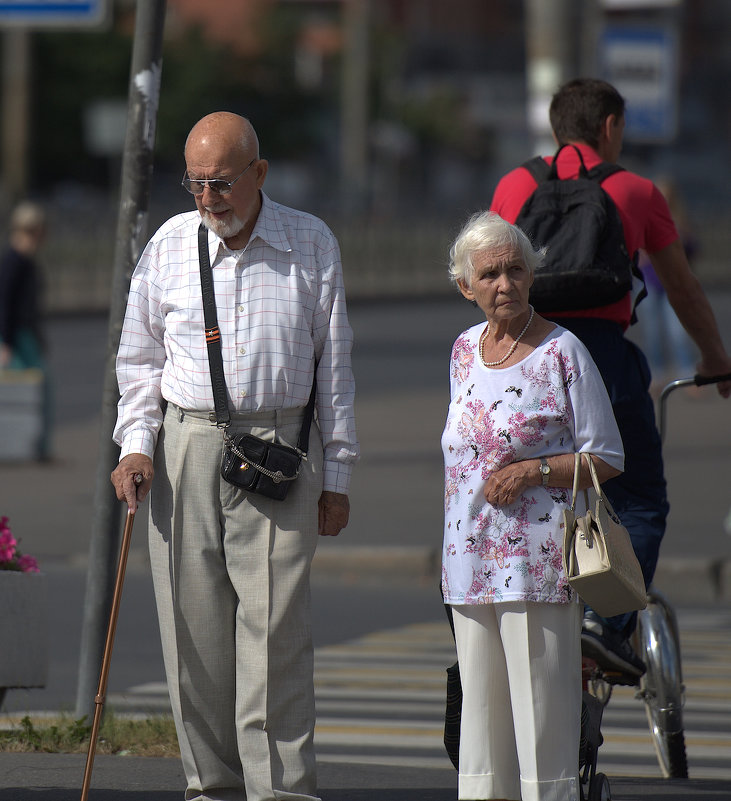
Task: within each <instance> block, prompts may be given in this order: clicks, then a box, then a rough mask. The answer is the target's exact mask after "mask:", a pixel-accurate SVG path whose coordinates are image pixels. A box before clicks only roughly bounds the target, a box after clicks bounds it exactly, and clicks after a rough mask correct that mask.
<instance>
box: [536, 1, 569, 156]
mask: <svg viewBox="0 0 731 801" xmlns="http://www.w3.org/2000/svg"><path fill="white" fill-rule="evenodd" d="M575 11H576V2H575V0H552V2H546V0H526V2H525V34H526V56H527V63H526V76H527V89H528V126H529V128H530V130H531V132H532V134H533V142H534V152H535V153H538V154H545V153H552V152H553V151H554V150H555V147H556V145H555V143H554V141H553V136H552V134H551V126H550V123H549V120H548V107H549V105H550V102H551V97H552V96H553V94H554V93H555V92H556V90H557V89H558V88H559V86H560V85H561V84H562V83H564V82H565V81H566V80H567V79H568V78H569V77H570V74H571V72H572V68H573V65H574V64H575V63H576V50H577V47H578V45H577V44H576V42H575V38H576V36H575V33H574V30H575V26H574V25H572V21H573V20H575V19H576V15H575Z"/></svg>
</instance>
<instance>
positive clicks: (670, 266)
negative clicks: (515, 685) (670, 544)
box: [490, 78, 731, 683]
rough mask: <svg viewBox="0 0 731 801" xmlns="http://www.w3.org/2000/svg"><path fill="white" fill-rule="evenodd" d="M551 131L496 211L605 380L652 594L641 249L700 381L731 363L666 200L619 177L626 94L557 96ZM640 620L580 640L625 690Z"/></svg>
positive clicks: (547, 311) (726, 391) (604, 88)
mask: <svg viewBox="0 0 731 801" xmlns="http://www.w3.org/2000/svg"><path fill="white" fill-rule="evenodd" d="M550 120H551V127H552V129H553V133H554V137H555V138H556V141H557V142H558V145H559V150H558V153H557V154H556V156H555V158H551V157H548V158H544V159H541V161H542V162H543V164H539V163H537V161H536V160H531V161H530V162H526V164H524V165H523V166H521V167H518V168H517V169H515V170H513V171H511V172H510V173H508V174H507V175H505V176H504V177H503V178H502V179H501V180H500V182H499V183H498V186H497V188H496V190H495V194H494V196H493V199H492V202H491V204H490V208H491V210H492V211H496V212H497V213H498V214H500V215H501V216H502V217H503V218H504V219H506V220H508V221H509V222H511V223H517V224H518V225H519V226H521V227H522V228H523V229H524V230H525V232H526V233H527V234H528V235H529V236H530V237H531V239H532V240H533V242H534V244H535V245H540V246H543V245H545V246H547V247H548V254H547V265H546V269H545V271H543V272H542V274H541V275H540V276H537V277H536V283H535V285H534V287H533V288H532V290H531V299H532V301H533V303H534V305H535V308H536V311H539V312H540V313H541V314H542V315H543V316H547V317H549V318H550V319H553V320H555V321H556V322H557V323H560V324H561V325H563V326H564V327H566V328H568V329H569V330H571V331H573V332H574V334H576V335H577V336H578V337H579V338H580V339H581V340H582V341H583V342H584V344H585V345H586V346H587V348H588V349H589V352H590V353H591V355H592V357H593V358H594V361H595V362H596V364H597V366H598V368H599V371H600V372H601V374H602V377H603V378H604V382H605V384H606V386H607V390H608V392H609V396H610V399H611V401H612V407H613V409H614V414H615V417H616V419H617V423H618V425H619V430H620V432H621V434H622V439H623V444H624V449H625V472H624V473H623V474H622V475H620V476H618V477H616V478H614V479H611V480H610V481H608V482H607V483H606V484H604V489H605V492H606V495H607V497H608V498H609V501H610V502H611V504H612V506H613V507H614V510H615V511H616V512H617V514H618V515H619V516H620V518H621V520H622V523H623V524H624V525H625V527H626V528H627V530H628V531H629V533H630V536H631V538H632V544H633V546H634V548H635V551H636V553H637V557H638V559H639V561H640V564H641V565H642V570H643V574H644V578H645V582H646V584H647V585H648V586H649V584H650V582H651V581H652V577H653V575H654V573H655V567H656V565H657V560H658V553H659V548H660V541H661V539H662V537H663V534H664V532H665V522H666V517H667V513H668V503H667V497H666V489H665V478H664V473H663V463H662V452H661V443H660V437H659V434H658V431H657V428H656V425H655V415H654V408H653V401H652V398H651V396H650V394H649V385H650V371H649V368H648V365H647V360H646V359H645V357H644V355H643V353H642V352H641V351H640V350H639V348H637V346H636V345H634V344H633V343H632V342H631V341H630V340H628V339H627V338H626V337H625V336H624V332H625V331H626V330H627V328H628V327H629V325H630V324H631V322H633V319H634V305H635V301H636V300H637V299H638V298H639V297H640V296H641V292H640V293H639V294H638V293H636V292H635V291H634V289H636V286H637V282H636V281H635V280H634V278H635V277H636V261H637V252H638V250H639V249H640V248H642V249H644V250H645V251H646V252H647V253H648V254H649V257H650V259H651V261H652V264H653V267H654V268H655V272H656V273H657V275H658V277H659V278H660V280H661V281H662V283H663V286H664V288H665V291H666V293H667V296H668V299H669V301H670V303H671V305H672V306H673V308H674V310H675V312H676V313H677V315H678V318H679V319H680V321H681V322H682V324H683V326H684V327H685V329H686V330H687V332H688V333H689V334H690V336H691V337H692V338H693V340H694V341H695V343H696V345H697V346H698V348H699V350H700V353H701V360H700V362H699V364H698V373H699V374H701V375H707V376H711V375H727V374H731V358H729V355H728V354H727V352H726V350H725V348H724V345H723V342H722V340H721V336H720V334H719V331H718V327H717V325H716V321H715V318H714V315H713V310H712V309H711V306H710V304H709V302H708V299H707V298H706V296H705V293H704V292H703V289H702V287H701V285H700V284H699V282H698V280H697V278H696V277H695V276H694V275H693V273H692V272H691V271H690V267H689V266H688V260H687V258H686V255H685V252H684V250H683V246H682V243H681V241H680V239H679V236H678V232H677V229H676V227H675V224H674V222H673V219H672V217H671V214H670V211H669V209H668V205H667V202H666V201H665V199H664V197H663V196H662V194H661V192H660V191H659V190H658V189H657V187H655V185H654V184H653V183H652V182H651V181H649V180H647V179H645V178H642V177H641V176H639V175H636V174H634V173H632V172H629V171H627V170H623V169H622V168H618V167H617V166H615V165H616V162H617V160H618V158H619V154H620V151H621V148H622V138H623V133H624V100H623V98H622V97H621V95H620V94H619V93H618V92H617V90H616V89H615V88H614V87H613V86H611V85H610V84H608V83H606V82H605V81H601V80H596V79H588V78H582V79H577V80H573V81H570V82H569V83H567V84H565V85H564V86H562V87H561V88H560V89H559V91H558V92H557V93H556V94H555V95H554V97H553V99H552V102H551V107H550ZM554 162H555V163H554ZM617 221H619V228H618V226H617ZM618 230H621V235H619V234H618V233H617V232H618ZM587 254H588V255H587ZM640 285H641V284H640ZM640 311H641V310H640ZM718 391H719V393H720V394H721V395H722V396H723V397H724V398H728V397H729V395H731V381H724V382H721V383H719V384H718ZM549 483H550V482H549ZM635 621H636V613H630V614H626V615H619V616H617V617H614V618H609V619H604V618H601V617H599V616H598V615H597V614H596V613H595V612H594V611H593V610H591V609H587V611H586V613H585V617H584V624H583V629H582V649H583V652H584V654H585V655H587V656H590V657H592V658H593V659H595V660H596V661H597V663H598V664H599V665H600V666H601V667H602V668H604V669H605V670H608V671H612V672H614V673H617V674H620V675H621V678H618V679H617V680H618V681H627V682H628V683H635V682H636V681H637V680H638V679H639V677H640V676H641V675H642V674H643V673H644V670H645V666H644V664H643V663H642V661H641V660H640V659H639V658H638V656H637V655H636V654H635V653H634V651H633V650H632V648H631V646H630V645H629V642H628V637H629V636H630V635H631V633H632V631H633V629H634V626H635Z"/></svg>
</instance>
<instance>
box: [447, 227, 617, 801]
mask: <svg viewBox="0 0 731 801" xmlns="http://www.w3.org/2000/svg"><path fill="white" fill-rule="evenodd" d="M542 259H543V253H542V252H540V251H535V250H534V249H533V248H532V246H531V243H530V241H529V240H528V238H527V237H526V236H525V234H524V233H523V232H522V231H521V230H520V229H519V228H517V227H516V226H513V225H510V223H507V222H505V221H504V220H503V219H501V218H500V217H499V216H498V215H497V214H494V213H492V212H486V213H483V214H477V215H475V216H473V217H472V218H471V219H470V220H469V222H468V223H467V224H466V225H465V227H464V228H463V229H462V231H461V232H460V234H459V235H458V237H457V239H456V240H455V242H454V245H453V246H452V250H451V253H450V271H451V274H452V277H453V279H454V280H455V281H456V283H457V285H458V286H459V289H460V291H461V292H462V294H463V295H464V296H465V298H467V299H468V300H471V301H474V302H475V303H476V304H477V305H478V306H479V307H480V309H481V310H482V311H483V312H484V314H485V318H486V319H487V325H485V324H484V323H478V324H477V325H475V326H473V327H472V328H470V329H468V330H467V331H465V332H464V333H462V334H461V335H460V336H459V337H458V339H457V341H456V342H455V344H454V347H453V349H452V357H451V361H450V385H451V393H450V394H451V401H450V405H449V413H448V417H447V423H446V427H445V429H444V433H443V435H442V450H443V453H444V463H445V500H444V503H445V526H444V547H443V569H442V595H443V597H444V601H445V603H447V604H449V605H450V606H451V611H452V618H453V622H454V632H455V640H456V643H457V657H458V660H459V670H460V676H461V681H462V692H463V700H462V718H461V728H460V747H459V798H460V799H520V798H522V799H524V801H541V799H562V801H579V795H580V785H579V778H578V773H579V734H580V728H581V727H580V722H581V644H580V642H581V641H580V634H581V610H582V607H581V604H580V602H579V598H578V596H576V594H575V593H574V592H573V591H572V590H571V588H570V586H569V584H568V581H567V578H566V574H565V573H564V570H563V558H562V545H563V531H562V529H563V526H562V518H563V511H564V509H565V508H566V507H567V506H568V505H569V504H570V498H571V492H570V490H569V488H570V487H572V486H573V480H574V454H575V453H578V452H584V453H590V454H592V459H593V461H594V464H595V466H596V470H597V474H598V477H599V479H600V481H605V480H606V479H608V478H611V477H613V476H616V475H618V474H619V473H620V472H621V470H622V467H623V451H622V442H621V439H620V435H619V430H618V429H617V424H616V422H615V420H614V415H613V414H612V408H611V405H610V402H609V398H608V396H607V391H606V389H605V388H604V383H603V381H602V379H601V376H600V375H599V371H598V370H597V368H596V365H595V364H594V362H593V361H592V359H591V357H590V356H589V353H588V351H587V349H586V348H585V347H584V346H583V345H582V344H581V342H580V341H579V340H578V339H577V338H576V337H575V336H574V335H573V334H571V333H570V332H569V331H567V330H566V329H565V328H562V327H561V326H558V325H555V324H554V323H552V322H549V321H548V320H545V319H544V318H543V317H540V316H539V315H537V314H535V313H534V311H533V308H532V307H531V306H530V305H529V302H528V301H529V290H530V286H531V284H532V283H533V277H534V270H536V269H539V268H540V265H541V262H542ZM590 485H591V478H590V475H589V469H588V467H587V466H586V465H582V473H581V483H580V486H581V487H583V488H586V487H588V486H590ZM581 495H583V493H581ZM581 495H580V497H581ZM577 502H578V501H577ZM582 511H583V510H582Z"/></svg>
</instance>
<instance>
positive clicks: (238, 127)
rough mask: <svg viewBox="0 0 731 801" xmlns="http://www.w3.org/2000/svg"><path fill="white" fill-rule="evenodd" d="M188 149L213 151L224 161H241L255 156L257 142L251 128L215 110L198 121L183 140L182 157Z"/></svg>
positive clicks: (186, 153) (239, 118) (242, 119)
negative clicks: (183, 152) (223, 158)
mask: <svg viewBox="0 0 731 801" xmlns="http://www.w3.org/2000/svg"><path fill="white" fill-rule="evenodd" d="M191 149H193V150H195V151H198V150H200V149H205V150H210V151H212V152H216V153H217V154H219V155H220V156H224V154H226V155H227V156H228V158H234V159H235V158H237V157H240V158H243V159H246V160H247V161H249V160H250V159H252V158H258V157H259V139H258V137H257V135H256V131H255V130H254V126H253V125H252V124H251V123H250V122H249V120H247V119H246V117H241V116H240V115H238V114H232V113H231V112H229V111H216V112H214V113H213V114H208V115H207V116H205V117H203V119H201V120H199V121H198V122H197V123H196V124H195V125H194V126H193V128H192V129H191V131H190V133H189V134H188V138H187V139H186V141H185V158H186V161H187V159H188V154H189V152H190V151H191Z"/></svg>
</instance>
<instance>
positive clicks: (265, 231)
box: [249, 192, 292, 252]
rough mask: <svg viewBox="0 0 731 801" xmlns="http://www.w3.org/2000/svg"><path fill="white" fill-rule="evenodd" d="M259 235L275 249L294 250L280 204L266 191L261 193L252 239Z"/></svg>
mask: <svg viewBox="0 0 731 801" xmlns="http://www.w3.org/2000/svg"><path fill="white" fill-rule="evenodd" d="M257 236H258V237H260V238H261V239H263V240H264V241H265V242H266V243H267V245H270V246H271V247H273V248H274V249H275V250H282V251H285V252H288V251H290V250H292V246H291V245H290V244H289V239H287V232H286V231H285V230H284V225H283V224H282V217H281V215H280V213H279V204H278V203H275V202H274V201H272V200H271V199H270V198H269V197H268V196H267V195H266V194H265V193H264V192H262V193H261V209H260V211H259V216H258V217H257V220H256V225H255V226H254V230H253V231H252V232H251V239H254V238H255V237H257ZM249 241H251V240H249Z"/></svg>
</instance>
